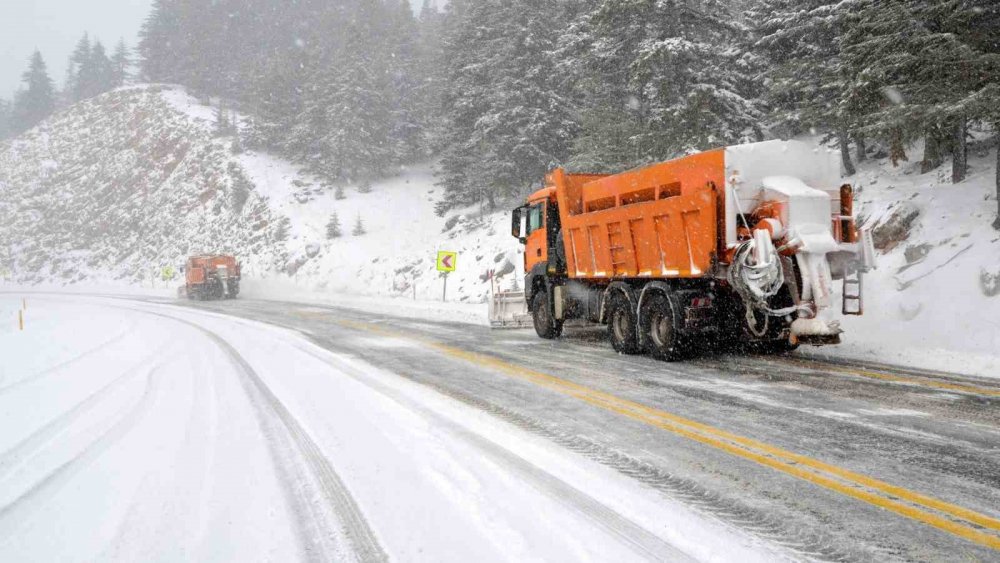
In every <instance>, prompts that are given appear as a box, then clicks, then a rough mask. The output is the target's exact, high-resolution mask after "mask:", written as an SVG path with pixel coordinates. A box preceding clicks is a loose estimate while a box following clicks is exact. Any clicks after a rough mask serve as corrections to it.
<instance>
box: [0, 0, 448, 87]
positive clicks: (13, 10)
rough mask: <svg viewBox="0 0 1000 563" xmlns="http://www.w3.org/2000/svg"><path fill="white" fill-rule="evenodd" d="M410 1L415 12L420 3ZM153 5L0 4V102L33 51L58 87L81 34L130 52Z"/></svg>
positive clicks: (107, 0)
mask: <svg viewBox="0 0 1000 563" xmlns="http://www.w3.org/2000/svg"><path fill="white" fill-rule="evenodd" d="M411 3H412V4H413V5H414V6H417V9H419V6H420V5H421V4H422V0H411ZM437 3H438V5H440V6H443V5H444V4H446V3H447V2H446V1H445V0H438V2H437ZM151 4H152V0H0V98H8V99H10V98H12V97H13V95H14V91H15V90H17V88H18V85H19V84H20V82H21V73H23V72H24V70H25V68H27V66H28V58H29V57H30V56H31V53H32V52H34V50H35V48H38V49H39V50H40V51H41V52H42V57H43V58H44V59H45V63H46V64H47V65H48V66H49V75H50V76H51V77H52V80H53V81H55V83H56V86H57V87H60V88H61V87H62V84H63V82H64V81H65V78H66V61H67V60H68V59H69V55H70V52H72V51H73V47H74V46H75V45H76V42H77V41H78V40H79V39H80V37H81V36H82V35H83V32H85V31H87V32H89V33H90V36H91V37H92V38H94V37H96V38H98V39H100V40H101V42H102V43H104V47H105V48H106V49H107V50H108V54H109V55H110V54H111V51H112V50H113V49H114V45H115V44H116V43H117V42H118V40H119V39H121V38H125V42H126V43H128V45H129V47H133V48H134V47H135V44H136V42H137V35H138V33H139V27H140V26H142V22H143V20H144V19H146V15H147V14H148V13H149V7H150V5H151Z"/></svg>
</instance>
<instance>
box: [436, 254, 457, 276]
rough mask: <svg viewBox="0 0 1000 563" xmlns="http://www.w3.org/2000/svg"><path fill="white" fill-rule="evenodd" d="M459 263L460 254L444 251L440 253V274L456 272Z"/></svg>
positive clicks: (438, 267)
mask: <svg viewBox="0 0 1000 563" xmlns="http://www.w3.org/2000/svg"><path fill="white" fill-rule="evenodd" d="M457 263H458V253H457V252H448V251H447V250H442V251H441V252H438V261H437V269H438V271H439V272H454V271H455V267H456V265H457Z"/></svg>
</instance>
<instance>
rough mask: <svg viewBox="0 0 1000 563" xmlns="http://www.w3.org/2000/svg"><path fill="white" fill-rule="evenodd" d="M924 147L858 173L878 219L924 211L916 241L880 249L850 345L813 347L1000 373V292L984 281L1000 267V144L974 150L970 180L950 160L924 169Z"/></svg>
mask: <svg viewBox="0 0 1000 563" xmlns="http://www.w3.org/2000/svg"><path fill="white" fill-rule="evenodd" d="M919 149H920V147H916V148H915V149H913V150H911V151H910V160H911V161H912V162H909V163H902V165H901V166H900V167H898V168H893V167H892V165H891V164H890V163H889V162H887V161H886V160H880V161H872V162H868V163H864V164H863V165H862V166H861V167H860V170H859V172H858V175H857V176H855V177H853V178H850V179H849V181H851V182H853V183H854V184H855V185H857V186H860V187H861V194H860V196H859V200H860V201H861V204H862V205H861V209H860V214H861V215H862V216H864V217H867V223H868V224H869V225H876V224H878V223H879V222H880V220H883V219H884V218H886V217H887V216H888V215H889V214H891V213H892V212H893V211H894V210H895V209H896V208H897V207H898V206H908V207H912V208H913V209H916V210H918V211H919V212H920V215H919V217H918V218H917V219H916V222H915V224H914V229H913V231H912V233H911V234H910V237H909V239H908V240H906V241H903V242H902V243H900V244H899V245H898V246H897V247H895V248H893V249H891V250H889V251H888V252H886V253H880V254H879V256H878V269H877V270H876V271H874V272H872V273H870V274H869V275H868V276H866V278H865V314H864V316H862V317H847V318H845V319H844V320H843V327H844V329H845V334H844V343H843V344H841V345H840V346H837V347H828V348H818V349H813V350H804V353H807V354H819V355H831V356H835V357H852V358H860V359H865V360H872V361H877V362H883V363H889V364H901V365H908V366H912V367H918V368H924V369H930V370H943V371H949V372H957V373H965V374H970V375H979V376H984V377H1000V295H994V296H988V295H986V293H985V292H984V289H983V287H982V284H981V281H980V277H981V273H982V272H984V271H985V272H989V273H993V274H1000V232H997V231H995V230H993V229H992V228H991V226H990V224H991V223H992V222H993V219H994V218H995V217H996V212H997V202H996V194H995V185H994V179H995V168H994V167H993V164H994V163H995V162H996V157H995V153H994V152H993V150H995V149H993V150H990V151H989V152H988V153H985V154H977V153H972V154H970V164H971V173H970V174H969V177H968V178H967V179H966V180H965V181H964V182H962V183H960V184H952V183H951V165H950V163H948V164H945V165H943V166H942V167H941V168H940V169H939V170H936V171H933V172H930V173H928V174H920V173H919V172H920V163H919V155H920V150H919ZM920 245H927V250H928V254H927V255H926V257H925V258H922V259H918V260H916V261H915V262H913V263H909V262H908V260H907V258H906V256H905V253H906V250H907V248H910V247H917V246H920ZM914 252H915V250H913V249H911V255H912V254H913V253H914ZM908 264H910V265H908ZM838 290H839V288H838Z"/></svg>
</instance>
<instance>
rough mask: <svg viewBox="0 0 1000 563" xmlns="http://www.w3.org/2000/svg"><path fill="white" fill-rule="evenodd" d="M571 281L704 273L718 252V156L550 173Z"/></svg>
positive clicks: (721, 162)
mask: <svg viewBox="0 0 1000 563" xmlns="http://www.w3.org/2000/svg"><path fill="white" fill-rule="evenodd" d="M550 182H551V184H552V185H553V186H554V187H555V191H556V200H557V202H558V204H559V210H560V221H561V223H562V229H563V240H564V244H565V245H566V248H565V250H566V266H567V272H568V274H569V276H570V277H574V278H643V277H645V278H659V277H666V278H692V277H701V276H704V275H707V274H708V273H709V271H710V269H711V264H712V254H713V253H714V252H715V251H716V250H717V249H718V248H719V237H718V234H719V225H718V217H719V216H720V215H721V213H720V209H719V205H720V201H719V199H720V196H719V194H718V193H717V190H716V188H715V186H719V187H720V188H721V187H723V186H725V156H724V152H723V151H722V150H715V151H708V152H704V153H699V154H697V155H693V156H688V157H684V158H683V159H678V160H673V161H669V162H664V163H661V164H656V165H653V166H649V167H646V168H642V169H638V170H632V171H629V172H623V173H621V174H615V175H612V176H603V177H595V176H591V175H574V174H566V173H565V172H564V171H563V170H561V169H560V170H556V171H555V172H553V173H552V175H551V176H550Z"/></svg>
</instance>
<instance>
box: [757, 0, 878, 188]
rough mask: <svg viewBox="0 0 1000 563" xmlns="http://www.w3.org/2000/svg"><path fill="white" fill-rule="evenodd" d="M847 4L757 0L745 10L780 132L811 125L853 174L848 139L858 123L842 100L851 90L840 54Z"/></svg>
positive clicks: (828, 0) (824, 0)
mask: <svg viewBox="0 0 1000 563" xmlns="http://www.w3.org/2000/svg"><path fill="white" fill-rule="evenodd" d="M847 6H850V2H846V3H844V2H840V1H838V0H759V1H758V2H757V3H756V4H755V5H754V6H753V7H752V8H751V10H750V11H749V12H750V14H749V15H750V22H751V25H752V26H753V31H754V33H755V35H756V37H757V43H756V47H757V49H758V50H759V52H760V53H761V54H762V55H763V56H765V57H766V60H767V68H768V71H767V73H766V79H767V80H766V82H767V85H768V86H767V89H766V96H767V101H768V103H769V105H770V106H771V107H772V108H774V110H775V113H774V115H773V117H774V119H775V120H776V122H777V124H778V126H779V127H780V128H781V129H783V133H784V134H789V135H791V134H797V133H799V132H802V131H805V130H809V129H810V128H813V127H816V128H819V129H821V130H824V131H826V132H828V138H834V139H836V141H837V143H838V145H839V147H840V152H841V160H842V162H843V165H844V169H845V170H846V171H847V173H848V174H849V175H853V174H854V172H855V168H854V163H853V161H852V160H851V155H850V150H849V140H850V135H851V132H852V131H853V130H854V129H856V128H857V127H858V126H859V124H858V120H857V116H856V115H854V114H852V113H851V112H850V111H849V109H850V108H849V106H848V104H847V103H845V99H847V98H848V97H849V95H850V94H849V92H848V91H849V90H850V89H851V88H852V86H853V82H852V81H853V76H851V75H850V73H849V72H848V71H847V70H846V68H845V65H844V62H843V57H842V52H841V44H842V36H843V33H844V27H843V26H844V24H845V23H846V21H847V20H846V19H845V17H844V13H845V10H846V9H847Z"/></svg>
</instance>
